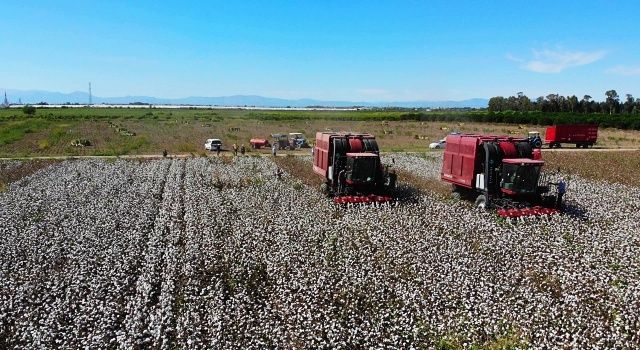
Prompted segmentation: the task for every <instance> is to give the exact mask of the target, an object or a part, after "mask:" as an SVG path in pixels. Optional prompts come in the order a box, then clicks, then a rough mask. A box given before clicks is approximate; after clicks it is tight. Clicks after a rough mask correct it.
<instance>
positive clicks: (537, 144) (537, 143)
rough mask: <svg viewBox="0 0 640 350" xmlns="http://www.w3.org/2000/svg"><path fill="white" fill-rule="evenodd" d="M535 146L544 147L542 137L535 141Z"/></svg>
mask: <svg viewBox="0 0 640 350" xmlns="http://www.w3.org/2000/svg"><path fill="white" fill-rule="evenodd" d="M533 147H534V148H541V147H542V141H541V140H540V139H536V140H535V141H533Z"/></svg>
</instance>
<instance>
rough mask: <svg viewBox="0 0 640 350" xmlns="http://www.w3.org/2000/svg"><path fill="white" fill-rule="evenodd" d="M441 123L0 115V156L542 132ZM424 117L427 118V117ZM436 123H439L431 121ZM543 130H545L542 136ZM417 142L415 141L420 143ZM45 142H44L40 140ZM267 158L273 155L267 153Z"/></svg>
mask: <svg viewBox="0 0 640 350" xmlns="http://www.w3.org/2000/svg"><path fill="white" fill-rule="evenodd" d="M420 113H422V114H420V115H423V114H424V115H426V116H427V117H428V118H431V119H433V118H436V117H437V118H439V119H440V120H431V119H429V120H411V119H410V118H409V120H405V119H406V118H404V116H405V115H406V114H407V112H406V111H394V110H384V111H383V110H375V111H371V110H365V111H344V110H341V111H298V110H292V111H259V110H258V111H256V110H234V109H225V110H221V109H178V110H176V109H159V108H151V109H150V108H63V109H60V108H58V109H38V110H37V113H36V116H35V117H32V118H29V117H26V116H25V115H24V114H23V113H22V112H21V111H17V110H14V109H0V145H2V146H4V147H2V148H0V157H13V156H16V155H21V156H32V155H33V156H54V155H59V156H64V155H93V154H127V153H128V154H149V153H152V154H159V153H161V152H162V150H163V149H166V150H167V151H169V152H170V153H172V154H176V153H184V154H189V153H198V152H200V151H201V150H202V148H203V144H204V140H206V139H207V138H214V137H218V138H221V139H222V141H223V144H224V148H225V149H229V148H230V146H231V144H233V143H236V144H238V145H241V144H243V143H244V144H245V145H248V141H249V139H250V138H253V137H261V138H269V135H270V134H272V133H278V132H285V133H288V132H294V131H295V132H302V133H304V134H305V135H306V136H307V138H308V139H309V140H310V141H311V142H313V139H314V135H315V133H316V132H318V131H325V130H334V131H361V132H368V133H372V134H374V135H375V136H376V138H377V139H378V144H379V146H380V148H381V150H382V151H383V152H391V151H393V152H404V151H411V152H415V151H425V150H426V149H427V146H428V144H429V143H430V142H433V141H436V140H439V139H441V138H443V137H444V136H446V135H447V134H448V133H449V132H451V131H461V132H479V131H480V130H482V132H484V133H506V132H509V133H510V134H511V135H513V136H524V135H525V134H526V132H527V131H528V130H529V129H540V128H539V127H537V126H531V125H519V124H496V123H483V122H471V121H460V120H455V119H464V118H465V116H466V115H472V114H473V113H474V112H468V113H466V114H465V113H464V112H456V111H449V112H447V111H434V112H428V113H427V112H420ZM425 113H426V114H425ZM432 117H433V118H432ZM109 123H111V124H115V125H117V126H118V128H122V129H124V130H127V131H130V132H132V133H135V134H136V136H131V137H132V138H134V139H135V138H137V137H144V138H145V139H146V141H143V142H139V141H138V143H139V144H138V145H137V146H136V145H135V143H136V142H133V144H129V145H126V144H125V145H121V146H120V145H117V143H120V142H123V143H129V142H130V140H127V139H125V138H119V137H118V136H123V135H119V134H118V132H117V131H116V129H115V128H113V127H109V125H108V124H109ZM541 131H544V130H541ZM416 137H417V138H416ZM78 138H82V139H88V140H90V141H91V143H92V146H91V147H87V148H84V149H80V148H73V149H70V148H68V147H66V146H67V144H68V143H69V142H70V141H71V140H73V139H78ZM42 140H46V142H45V141H42ZM638 140H640V131H626V130H625V131H623V130H616V129H601V130H600V142H599V145H601V146H609V147H638V145H639V143H638ZM261 152H263V153H268V152H269V150H262V151H261Z"/></svg>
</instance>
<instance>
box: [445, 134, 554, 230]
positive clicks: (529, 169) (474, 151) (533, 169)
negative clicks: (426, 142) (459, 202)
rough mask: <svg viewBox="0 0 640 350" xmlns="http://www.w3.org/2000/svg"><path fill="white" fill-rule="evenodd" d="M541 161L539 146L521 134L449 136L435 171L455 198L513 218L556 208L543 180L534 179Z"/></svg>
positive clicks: (538, 176)
mask: <svg viewBox="0 0 640 350" xmlns="http://www.w3.org/2000/svg"><path fill="white" fill-rule="evenodd" d="M543 165H544V161H542V154H541V151H540V149H534V148H532V146H531V144H530V143H529V139H527V138H513V137H508V136H488V135H472V134H463V135H449V136H447V139H446V148H445V151H444V159H443V162H442V170H441V172H440V176H441V179H442V180H443V181H445V182H449V183H451V184H452V187H453V196H454V197H455V198H462V197H466V198H469V199H472V200H475V204H476V206H478V207H479V208H483V209H484V208H489V207H496V208H498V214H499V215H501V216H505V217H516V216H524V215H535V214H550V213H554V212H556V210H555V209H553V208H551V206H552V203H553V201H554V199H555V198H554V197H552V196H549V195H548V192H549V184H544V183H543V181H540V170H541V168H542V166H543Z"/></svg>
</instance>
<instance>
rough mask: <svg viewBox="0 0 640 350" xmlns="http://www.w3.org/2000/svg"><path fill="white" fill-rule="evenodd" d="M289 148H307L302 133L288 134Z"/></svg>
mask: <svg viewBox="0 0 640 350" xmlns="http://www.w3.org/2000/svg"><path fill="white" fill-rule="evenodd" d="M289 147H291V148H308V147H309V144H308V143H307V139H306V138H305V137H304V135H303V134H302V133H299V132H290V133H289Z"/></svg>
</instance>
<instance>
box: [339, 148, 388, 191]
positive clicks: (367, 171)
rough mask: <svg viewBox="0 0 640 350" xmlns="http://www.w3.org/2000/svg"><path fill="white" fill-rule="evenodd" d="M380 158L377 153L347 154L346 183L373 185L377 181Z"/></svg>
mask: <svg viewBox="0 0 640 350" xmlns="http://www.w3.org/2000/svg"><path fill="white" fill-rule="evenodd" d="M379 161H380V156H378V155H377V154H375V153H347V165H346V167H345V177H346V179H345V182H346V183H347V184H348V185H352V186H353V185H371V184H374V183H375V181H376V172H377V171H376V170H377V169H378V168H379V167H380V164H379Z"/></svg>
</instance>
